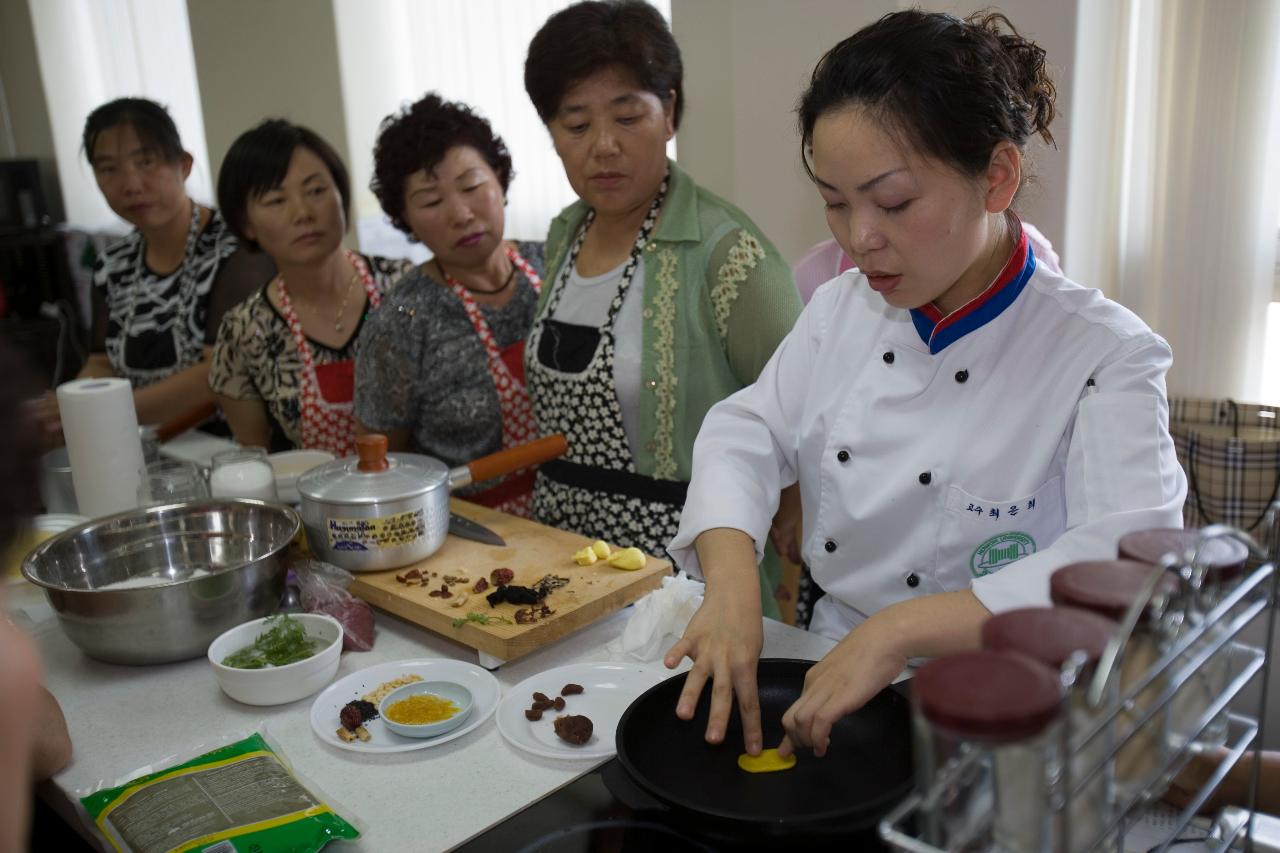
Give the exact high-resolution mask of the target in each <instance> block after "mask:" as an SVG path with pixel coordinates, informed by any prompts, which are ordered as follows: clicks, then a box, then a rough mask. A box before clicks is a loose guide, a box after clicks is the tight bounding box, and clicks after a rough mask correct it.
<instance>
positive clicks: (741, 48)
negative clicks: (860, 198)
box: [671, 0, 1077, 262]
mask: <svg viewBox="0 0 1280 853" xmlns="http://www.w3.org/2000/svg"><path fill="white" fill-rule="evenodd" d="M1076 2H1077V0H1062V2H1052V3H1050V2H1046V1H1045V0H1005V2H1002V3H1000V8H1001V9H1003V10H1004V11H1005V12H1006V13H1007V14H1008V16H1009V18H1010V20H1011V21H1012V22H1013V23H1014V25H1015V26H1016V27H1018V28H1019V30H1020V31H1021V32H1022V33H1023V34H1024V35H1027V36H1029V37H1031V38H1033V39H1035V40H1036V41H1037V42H1039V43H1040V44H1041V46H1042V47H1044V48H1045V49H1046V51H1048V55H1049V60H1050V63H1051V65H1052V66H1055V67H1056V68H1057V69H1063V68H1066V67H1069V66H1070V64H1071V62H1072V61H1073V58H1074V45H1075V14H1076V11H1075V10H1076ZM914 5H916V4H914V3H906V2H902V1H901V0H806V2H805V3H803V4H795V3H780V2H776V0H673V2H672V9H671V12H672V27H673V29H674V31H675V34H676V38H677V40H678V41H679V42H680V48H681V51H682V53H683V55H684V60H685V92H686V105H687V110H688V111H687V112H686V113H685V120H684V126H683V127H682V129H681V131H680V136H679V141H680V162H681V165H682V166H684V167H685V168H686V169H688V170H689V172H690V173H691V174H692V175H693V176H694V177H695V178H696V179H697V180H698V181H699V182H700V183H702V184H703V185H705V186H706V187H707V188H708V189H711V190H712V191H714V192H716V193H719V194H720V195H722V196H725V197H726V198H728V199H729V200H730V201H732V202H734V203H735V204H737V205H738V206H739V207H741V208H742V209H743V210H745V211H746V212H747V213H748V214H749V215H750V216H751V217H752V218H753V219H754V220H755V221H756V223H757V224H758V225H759V226H760V227H761V229H762V230H763V231H764V232H765V234H767V235H768V236H769V238H770V239H772V240H773V242H774V243H775V244H776V245H777V246H778V248H779V249H780V250H781V251H782V253H783V254H784V255H785V256H786V257H787V258H788V260H790V261H792V262H794V261H795V260H797V259H798V258H799V257H800V255H801V254H803V253H804V251H805V250H806V249H808V248H809V247H810V246H812V245H813V244H814V243H816V242H818V241H820V240H824V239H827V238H828V237H830V233H829V232H828V230H827V226H826V222H825V219H824V218H823V214H822V206H821V203H820V201H819V199H818V195H817V193H816V191H814V189H813V187H812V185H811V184H810V182H809V179H808V177H807V176H806V175H805V173H804V170H803V168H802V167H801V165H800V142H799V134H798V131H797V130H796V120H795V104H796V101H797V100H798V99H799V97H800V94H801V93H802V91H803V90H804V87H805V85H806V83H807V82H808V79H809V76H810V74H811V73H812V71H813V66H814V65H815V64H816V63H817V61H818V59H819V58H820V57H821V56H822V54H823V53H825V52H826V51H827V50H828V49H829V48H830V47H832V46H833V45H835V43H836V42H838V41H839V40H840V39H842V38H844V37H846V36H849V35H852V34H853V33H854V32H855V31H856V30H857V29H859V28H860V27H863V26H866V25H867V24H869V23H872V22H873V21H875V20H876V19H877V18H879V17H880V16H881V15H884V14H887V13H889V12H893V11H897V10H899V9H902V8H907V7H909V6H914ZM986 5H987V4H985V3H981V2H974V0H969V2H932V3H925V4H924V6H925V8H929V9H936V10H938V11H946V12H953V13H955V14H968V13H969V12H972V11H975V10H977V9H981V8H985V7H986ZM1055 78H1056V82H1057V85H1058V93H1059V97H1058V107H1059V118H1058V120H1057V121H1056V122H1055V123H1054V127H1053V130H1054V135H1055V136H1056V137H1057V139H1058V145H1059V149H1058V150H1055V149H1053V148H1046V147H1045V146H1043V145H1042V144H1041V143H1039V142H1038V141H1037V142H1035V143H1033V144H1032V145H1031V146H1030V148H1029V151H1030V154H1031V158H1032V163H1033V169H1034V171H1035V173H1036V175H1037V184H1035V185H1032V186H1030V187H1028V188H1027V189H1025V190H1024V191H1023V196H1022V198H1021V199H1020V200H1019V209H1020V211H1021V213H1022V215H1023V216H1024V218H1025V219H1026V220H1027V221H1029V222H1033V223H1034V224H1035V225H1036V226H1037V227H1039V228H1040V229H1041V230H1042V231H1044V232H1045V234H1046V235H1047V236H1048V237H1049V239H1050V240H1051V241H1052V242H1053V243H1054V244H1055V245H1058V244H1060V243H1061V241H1062V238H1063V232H1064V230H1065V222H1066V169H1067V158H1066V155H1065V153H1064V152H1065V145H1066V141H1067V138H1068V122H1069V115H1070V101H1071V88H1072V87H1071V79H1070V75H1069V74H1067V73H1063V72H1061V71H1060V72H1059V73H1057V74H1056V75H1055Z"/></svg>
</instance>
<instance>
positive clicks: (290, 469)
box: [267, 450, 335, 505]
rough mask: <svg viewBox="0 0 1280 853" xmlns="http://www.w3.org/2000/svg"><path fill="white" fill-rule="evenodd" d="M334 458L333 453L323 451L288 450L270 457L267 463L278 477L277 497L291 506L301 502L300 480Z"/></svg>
mask: <svg viewBox="0 0 1280 853" xmlns="http://www.w3.org/2000/svg"><path fill="white" fill-rule="evenodd" d="M334 458H335V457H334V455H333V454H332V453H326V452H325V451H323V450H286V451H284V452H283V453H272V454H271V455H270V456H268V457H267V461H268V462H270V463H271V470H272V471H274V472H275V475H276V495H277V497H279V499H280V502H281V503H287V504H290V505H292V504H296V503H299V502H301V500H302V496H301V495H299V494H298V478H299V477H301V476H302V475H303V474H305V473H307V472H308V471H310V470H311V469H312V468H314V467H316V466H317V465H323V464H324V463H326V462H332V461H333V460H334Z"/></svg>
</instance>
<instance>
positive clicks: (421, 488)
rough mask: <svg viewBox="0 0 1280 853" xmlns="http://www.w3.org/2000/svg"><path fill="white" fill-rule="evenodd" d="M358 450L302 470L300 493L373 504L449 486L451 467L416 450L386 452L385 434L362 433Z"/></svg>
mask: <svg viewBox="0 0 1280 853" xmlns="http://www.w3.org/2000/svg"><path fill="white" fill-rule="evenodd" d="M356 454H357V455H356V456H348V457H347V458H346V459H336V460H334V461H333V462H327V463H325V464H324V465H321V466H319V467H317V468H312V469H311V470H310V471H308V472H307V473H305V474H303V475H302V476H301V477H299V478H298V494H299V495H301V496H302V497H303V498H304V499H307V500H313V501H324V502H328V503H338V504H372V503H381V502H384V501H396V500H402V499H404V498H415V497H418V496H419V495H423V494H426V493H427V492H429V491H431V490H432V489H438V488H447V487H448V486H447V484H448V481H449V469H448V467H446V466H445V464H444V463H443V462H441V461H440V460H438V459H433V458H432V457H430V456H422V455H420V454H417V453H387V437H386V436H385V435H378V434H377V433H370V434H369V435H362V436H360V437H359V438H357V439H356Z"/></svg>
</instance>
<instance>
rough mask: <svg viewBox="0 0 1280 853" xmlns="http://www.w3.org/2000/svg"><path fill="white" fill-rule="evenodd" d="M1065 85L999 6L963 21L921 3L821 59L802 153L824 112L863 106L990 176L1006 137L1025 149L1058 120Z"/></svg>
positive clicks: (808, 98)
mask: <svg viewBox="0 0 1280 853" xmlns="http://www.w3.org/2000/svg"><path fill="white" fill-rule="evenodd" d="M1055 95H1056V90H1055V89H1054V85H1053V81H1052V80H1051V79H1049V73H1048V71H1047V69H1046V68H1045V52H1044V49H1043V48H1041V47H1040V46H1039V45H1037V44H1036V43H1035V42H1033V41H1031V40H1029V39H1026V38H1023V37H1022V36H1021V35H1019V34H1018V31H1017V30H1015V29H1014V27H1013V24H1011V23H1009V19H1008V18H1006V17H1005V16H1004V15H1002V14H1000V13H999V12H990V11H984V12H976V13H974V14H973V15H970V16H969V17H968V18H965V19H964V20H961V19H960V18H957V17H955V16H953V15H947V14H943V13H939V12H923V11H920V10H918V9H912V10H909V11H904V12H893V13H891V14H888V15H885V16H884V17H883V18H881V19H880V20H878V21H876V22H875V23H874V24H871V25H870V26H868V27H864V28H863V29H861V30H859V31H858V32H856V33H854V34H853V35H852V36H850V37H849V38H847V39H845V40H844V41H842V42H840V43H839V44H837V45H836V46H835V47H833V48H831V50H829V51H827V53H826V55H825V56H823V57H822V59H820V60H819V61H818V64H817V66H816V67H815V68H814V69H813V76H812V78H811V79H810V81H809V87H808V89H806V90H805V92H804V94H803V95H802V96H801V98H800V103H799V105H798V106H797V109H796V111H797V113H798V114H799V120H800V138H801V144H802V147H801V159H802V160H803V161H804V166H805V170H806V171H808V172H809V174H810V175H811V176H812V174H813V172H812V169H811V167H810V165H809V161H808V156H807V155H808V152H809V149H810V147H811V146H812V142H813V127H814V124H815V123H816V122H817V120H818V118H819V117H820V116H821V115H823V114H824V113H827V112H830V111H832V110H837V109H842V108H845V107H850V106H856V107H861V108H863V109H865V110H868V111H869V112H870V114H871V115H873V116H875V117H876V118H877V119H878V120H880V121H881V122H882V123H883V124H884V126H885V127H887V128H888V129H889V130H891V131H892V132H894V133H895V134H897V135H898V136H900V137H901V138H902V139H903V141H905V142H907V143H909V144H911V145H912V146H913V147H915V148H918V149H919V150H921V151H923V152H925V153H926V154H929V155H931V156H932V157H934V158H936V159H938V160H941V161H942V162H944V163H947V164H949V165H951V166H952V167H953V168H955V169H956V170H958V171H959V172H961V173H963V174H966V175H978V174H981V173H982V172H983V171H984V170H985V169H986V167H987V164H988V162H989V161H990V158H991V151H992V149H993V148H994V147H995V146H996V144H997V143H1000V142H1004V141H1008V142H1012V143H1013V144H1014V145H1016V146H1018V148H1019V149H1025V146H1026V143H1027V140H1028V139H1029V138H1030V137H1031V136H1033V135H1039V136H1040V137H1041V138H1042V139H1044V141H1045V142H1047V143H1050V144H1053V142H1054V140H1053V134H1052V133H1050V132H1049V125H1050V123H1051V122H1052V121H1053V117H1054V106H1053V102H1054V97H1055Z"/></svg>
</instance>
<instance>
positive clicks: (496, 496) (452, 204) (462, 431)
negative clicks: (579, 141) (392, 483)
mask: <svg viewBox="0 0 1280 853" xmlns="http://www.w3.org/2000/svg"><path fill="white" fill-rule="evenodd" d="M510 180H511V158H510V156H509V155H508V154H507V151H506V148H505V146H504V145H503V144H502V141H501V140H500V139H499V138H498V137H497V136H495V135H494V133H493V131H492V129H491V128H490V127H489V125H488V124H487V123H486V122H485V121H484V120H483V119H481V118H479V117H478V116H476V115H475V114H474V113H472V112H471V110H470V109H469V108H468V107H466V106H465V105H463V104H457V103H451V102H447V101H444V100H442V99H441V98H439V97H438V96H436V95H434V94H432V95H427V96H426V97H424V98H422V99H421V100H419V101H418V102H417V103H414V104H412V105H410V106H408V107H406V108H405V109H404V111H402V112H401V113H399V114H398V115H396V116H392V117H390V118H388V119H387V120H386V121H384V122H383V126H382V132H381V135H380V136H379V138H378V142H377V145H376V147H375V150H374V181H373V190H374V192H375V194H377V196H378V200H379V201H380V202H381V204H382V208H383V210H384V211H385V212H386V214H387V216H388V217H389V218H390V219H391V222H392V223H393V224H394V225H396V226H397V227H398V228H400V229H401V230H402V231H404V232H405V233H406V234H409V235H410V236H412V237H414V238H416V239H417V240H419V241H421V242H422V243H423V244H424V245H425V246H426V247H427V248H428V249H430V250H431V253H432V259H431V260H430V261H429V262H427V263H425V264H423V265H422V266H421V267H419V268H418V269H415V270H414V271H413V272H412V273H411V274H409V275H408V276H406V278H405V280H404V281H403V282H402V283H401V284H400V285H398V286H397V288H396V290H395V293H394V295H393V297H392V298H391V299H390V300H389V301H388V302H387V304H385V305H384V306H383V308H382V309H381V310H379V311H378V312H377V313H376V314H374V315H373V316H371V317H370V321H369V325H368V327H367V328H366V330H365V334H364V336H363V337H362V343H361V352H360V358H359V359H358V360H357V363H356V402H355V412H356V417H357V418H358V420H359V422H360V427H361V429H364V430H367V431H373V432H380V433H384V434H386V436H387V440H388V446H389V447H390V448H391V449H392V450H412V451H415V452H420V453H425V454H428V455H430V456H434V457H436V458H438V459H441V460H442V461H444V462H445V463H446V464H448V465H451V466H452V465H458V464H461V463H464V462H467V461H469V460H471V459H475V458H478V457H480V456H484V455H487V454H489V453H494V452H496V451H498V450H502V449H505V448H509V447H513V446H515V445H517V444H523V443H525V442H528V441H531V440H533V439H535V438H537V437H538V433H537V431H536V427H535V425H534V419H533V412H532V409H531V407H530V404H529V394H528V391H527V390H526V389H525V378H524V340H525V337H526V335H527V334H528V331H529V326H530V324H531V323H532V321H533V313H534V309H535V308H536V305H537V301H538V295H539V293H540V292H541V290H542V274H541V268H542V265H543V261H542V246H541V244H539V243H520V244H511V243H508V242H505V241H504V240H503V239H502V235H503V232H504V230H505V224H506V223H505V210H504V205H505V203H506V191H507V187H508V185H509V182H510ZM532 489H533V471H532V470H528V471H524V472H519V473H516V474H513V475H510V476H508V477H506V478H504V479H502V480H500V481H498V482H497V483H496V484H488V483H486V484H485V487H484V488H479V489H471V490H464V491H462V492H461V493H460V496H461V497H464V498H466V499H467V500H471V501H475V502H476V503H480V504H483V505H485V506H490V507H494V508H496V509H500V510H502V511H504V512H511V513H515V514H518V515H522V516H528V515H530V512H531V509H532Z"/></svg>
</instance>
